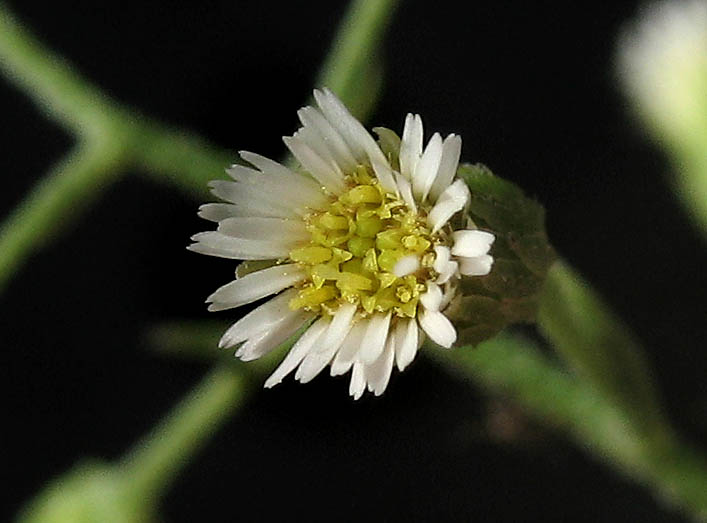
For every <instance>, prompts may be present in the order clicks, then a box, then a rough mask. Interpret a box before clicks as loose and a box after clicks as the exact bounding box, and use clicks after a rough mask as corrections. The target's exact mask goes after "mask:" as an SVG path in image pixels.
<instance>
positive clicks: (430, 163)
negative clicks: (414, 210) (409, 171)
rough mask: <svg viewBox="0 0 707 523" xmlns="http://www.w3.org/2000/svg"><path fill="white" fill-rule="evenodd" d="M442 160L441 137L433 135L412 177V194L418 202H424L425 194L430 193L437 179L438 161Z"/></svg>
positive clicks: (436, 134) (437, 134)
mask: <svg viewBox="0 0 707 523" xmlns="http://www.w3.org/2000/svg"><path fill="white" fill-rule="evenodd" d="M441 159H442V137H441V136H440V135H439V133H435V134H434V135H432V138H430V141H429V143H428V144H427V147H425V152H424V153H422V157H421V158H420V161H418V162H417V165H416V166H415V172H414V173H413V175H412V194H414V195H415V197H416V198H417V200H418V201H420V202H421V201H424V200H425V198H427V193H429V192H430V187H432V183H433V182H434V180H435V178H436V177H437V171H438V170H439V161H440V160H441Z"/></svg>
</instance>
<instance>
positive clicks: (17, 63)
mask: <svg viewBox="0 0 707 523" xmlns="http://www.w3.org/2000/svg"><path fill="white" fill-rule="evenodd" d="M0 69H2V71H3V72H4V74H5V76H6V78H8V79H9V80H11V81H12V82H13V83H15V84H16V85H17V87H18V88H20V89H21V90H22V91H24V92H25V93H26V94H27V95H28V96H30V97H31V98H33V99H34V101H35V102H37V104H38V105H39V106H40V107H41V108H42V109H43V110H44V111H45V112H46V114H47V115H48V116H49V117H50V118H52V119H54V120H56V121H57V122H59V123H60V124H62V125H65V126H67V127H68V128H69V129H70V130H71V131H72V132H73V133H74V134H77V135H84V136H85V135H91V136H100V135H101V134H102V131H104V130H105V128H106V118H107V117H108V116H109V115H110V113H111V110H110V106H111V102H110V101H109V100H108V97H107V96H105V94H103V93H102V92H101V91H100V90H99V89H97V88H96V87H94V86H93V85H91V84H90V83H89V82H87V81H86V80H85V79H84V78H82V77H81V75H79V74H78V73H76V72H75V71H74V70H73V69H72V68H71V66H70V65H69V64H67V63H66V61H65V60H64V59H63V57H61V56H59V55H57V54H55V53H53V52H52V51H51V50H49V49H48V48H47V47H46V46H44V45H42V44H41V43H40V42H39V41H38V40H37V39H36V38H35V37H34V36H32V35H31V34H30V33H29V31H27V30H26V29H24V28H23V27H22V25H21V24H20V23H19V22H17V20H16V19H15V17H14V16H13V15H12V13H11V12H10V11H9V10H8V9H7V7H6V6H4V5H3V4H0Z"/></svg>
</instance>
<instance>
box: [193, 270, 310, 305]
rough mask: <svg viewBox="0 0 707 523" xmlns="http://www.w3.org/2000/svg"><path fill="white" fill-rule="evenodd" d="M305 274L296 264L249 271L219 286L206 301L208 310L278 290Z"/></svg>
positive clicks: (250, 299) (254, 298) (247, 300)
mask: <svg viewBox="0 0 707 523" xmlns="http://www.w3.org/2000/svg"><path fill="white" fill-rule="evenodd" d="M306 276H307V273H306V272H305V271H304V270H302V269H301V268H300V267H298V266H297V264H294V263H290V264H286V265H276V266H275V267H270V268H268V269H263V270H262V271H257V272H251V273H250V274H247V275H245V276H243V277H242V278H239V279H238V280H234V281H232V282H231V283H227V284H226V285H224V286H222V287H219V288H218V289H217V290H216V291H215V292H214V293H213V294H212V295H211V296H209V297H208V298H207V299H206V301H207V302H208V303H211V305H209V310H210V311H222V310H226V309H232V308H234V307H240V306H241V305H245V304H246V303H251V302H254V301H256V300H259V299H260V298H264V297H265V296H270V295H271V294H275V293H276V292H280V291H281V290H283V289H286V288H288V287H291V286H293V285H294V284H295V283H297V282H299V281H302V280H303V279H304V278H306Z"/></svg>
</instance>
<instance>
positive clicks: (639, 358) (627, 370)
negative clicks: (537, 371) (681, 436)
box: [538, 261, 667, 431]
mask: <svg viewBox="0 0 707 523" xmlns="http://www.w3.org/2000/svg"><path fill="white" fill-rule="evenodd" d="M538 327H539V328H540V331H541V332H543V334H545V336H546V337H547V338H548V339H549V340H550V341H551V342H552V345H553V348H554V349H555V350H556V351H557V353H558V354H559V355H560V356H561V357H562V358H563V359H564V360H566V361H567V363H568V364H569V365H570V367H572V368H573V369H574V370H575V371H576V372H577V373H578V375H580V376H581V377H582V378H583V379H586V380H587V381H588V382H589V383H591V384H592V385H593V386H595V387H597V388H598V389H599V390H601V391H602V392H603V393H604V394H605V395H607V396H608V397H610V398H612V399H613V400H614V401H615V402H616V403H617V404H619V405H621V406H623V407H624V408H625V409H626V412H628V413H629V414H630V415H631V416H632V417H633V418H634V420H635V422H636V423H640V424H642V425H644V426H645V427H646V428H650V429H651V430H656V431H665V430H667V428H666V427H667V424H666V421H665V418H664V415H663V412H662V408H661V405H660V401H659V399H658V394H657V393H656V390H655V388H654V385H653V382H652V378H651V376H650V371H649V368H648V365H647V363H646V361H645V359H644V357H643V352H642V348H641V347H640V346H639V345H638V343H637V342H636V341H635V339H634V337H633V335H632V334H631V333H630V332H629V330H628V328H627V327H626V326H625V325H624V324H623V323H622V322H621V320H620V319H619V318H618V316H617V315H616V314H614V313H613V312H612V311H611V310H609V308H608V307H607V305H606V304H605V303H603V301H602V300H601V299H600V298H599V297H598V296H597V295H596V294H595V293H594V292H593V290H592V289H591V288H590V287H589V285H587V284H586V283H585V282H584V281H582V280H581V279H580V277H579V276H578V275H577V274H575V273H574V271H573V270H572V269H571V268H570V267H569V266H567V265H566V264H564V263H563V262H561V261H558V262H556V263H555V264H554V265H553V267H552V268H551V269H550V271H549V272H548V275H547V280H546V282H545V287H544V289H543V293H542V295H541V297H540V309H539V311H538Z"/></svg>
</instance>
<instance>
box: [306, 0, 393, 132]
mask: <svg viewBox="0 0 707 523" xmlns="http://www.w3.org/2000/svg"><path fill="white" fill-rule="evenodd" d="M397 3H398V0H353V1H352V2H351V5H350V6H349V9H348V11H347V13H346V15H345V16H344V19H343V20H342V22H341V25H340V26H339V30H338V31H337V35H336V39H335V40H334V43H333V44H332V47H331V49H330V51H329V54H328V56H327V58H326V59H325V61H324V64H323V65H322V68H321V70H320V72H319V76H318V78H317V82H316V83H317V85H318V86H322V87H328V88H329V89H331V90H332V91H333V92H335V93H336V94H337V95H338V96H339V98H341V100H342V101H343V102H344V103H345V104H346V105H347V106H348V107H349V109H350V110H351V112H352V113H353V114H355V115H356V116H357V117H358V118H359V119H361V120H366V118H367V117H368V115H369V113H370V111H371V109H372V107H373V105H374V102H375V100H376V98H377V93H378V92H379V90H380V83H381V77H382V67H380V62H379V58H380V57H379V56H378V54H377V53H378V49H379V48H380V43H381V40H382V38H383V35H384V34H385V29H386V27H387V24H388V23H389V21H390V19H391V18H392V14H393V10H394V9H395V7H396V5H397Z"/></svg>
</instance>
